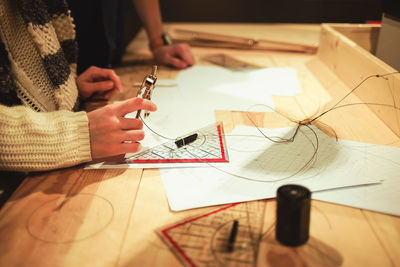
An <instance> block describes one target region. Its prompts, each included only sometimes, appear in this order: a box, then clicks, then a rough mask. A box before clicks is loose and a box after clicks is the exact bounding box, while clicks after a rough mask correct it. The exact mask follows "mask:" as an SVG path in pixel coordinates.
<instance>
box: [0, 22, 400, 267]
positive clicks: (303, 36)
mask: <svg viewBox="0 0 400 267" xmlns="http://www.w3.org/2000/svg"><path fill="white" fill-rule="evenodd" d="M174 28H182V29H190V30H199V31H206V32H210V33H217V34H218V33H221V34H222V33H225V34H226V33H230V34H236V35H238V36H242V37H249V38H260V39H270V40H276V41H291V42H294V43H302V44H307V45H318V42H319V36H320V25H298V24H254V25H252V24H168V25H166V29H167V30H169V31H172V30H173V29H174ZM192 49H193V53H194V55H195V58H196V64H198V65H210V64H213V63H211V62H210V60H209V59H210V57H211V58H212V57H216V58H220V57H221V55H223V56H224V57H225V60H227V61H229V60H231V63H232V64H234V63H235V60H237V61H239V62H242V63H243V62H244V63H247V64H250V65H256V66H259V67H293V68H295V69H296V71H297V76H298V79H299V82H300V85H301V88H302V92H301V93H300V94H298V95H296V96H290V97H289V96H274V97H273V100H274V104H275V106H276V108H277V109H279V110H282V111H285V113H286V114H290V116H291V117H292V118H296V120H298V121H301V120H303V119H306V118H308V117H310V116H312V115H314V114H316V113H318V112H321V111H323V110H324V109H325V108H326V107H328V106H329V104H331V103H335V102H337V101H338V100H339V99H340V98H341V97H342V96H343V95H345V94H346V93H347V92H348V90H349V87H348V86H346V84H345V83H344V82H342V81H341V80H340V79H339V78H338V77H337V76H336V75H335V74H334V73H333V72H332V71H331V70H330V69H329V68H328V67H326V66H325V65H324V64H323V62H321V60H320V59H319V58H318V55H317V54H307V53H298V52H285V51H273V50H245V49H242V50H238V49H223V48H218V49H216V48H215V49H213V48H209V47H193V48H192ZM225 62H226V61H225ZM153 63H154V62H152V58H151V54H150V51H149V50H148V44H147V40H146V36H145V34H144V32H143V31H142V32H140V34H139V35H138V36H137V37H136V38H135V40H133V41H132V43H131V44H130V45H129V47H128V49H127V51H126V53H125V55H124V58H123V65H122V66H120V67H118V68H116V72H117V73H118V74H119V75H120V77H121V80H122V85H123V87H124V92H123V93H120V94H118V95H116V96H114V97H113V99H112V100H111V102H112V101H117V100H122V99H126V98H129V97H133V96H135V94H136V90H137V87H135V86H134V84H135V83H137V82H141V81H142V78H143V77H144V75H146V74H147V73H149V71H150V70H151V66H152V65H153ZM178 73H179V70H176V69H172V68H169V67H164V66H161V67H160V70H159V74H158V77H159V78H160V79H167V78H174V77H176V76H177V74H178ZM354 99H357V97H356V96H354V95H351V96H350V98H349V99H348V101H350V100H354ZM104 104H105V103H104V102H91V103H88V104H87V109H88V110H90V109H93V108H96V107H98V106H101V105H104ZM250 116H251V118H252V119H253V121H255V122H256V123H257V125H259V126H265V127H282V126H286V125H285V124H284V123H282V121H281V120H280V119H279V116H277V115H276V114H274V113H268V115H266V114H265V113H252V114H251V115H250ZM215 118H216V120H218V121H222V122H223V124H224V129H225V131H226V132H230V131H232V130H233V128H234V127H235V126H237V125H249V126H252V125H253V124H252V122H251V121H250V120H249V118H248V117H247V116H246V114H244V113H243V112H237V111H229V110H217V111H215ZM324 124H326V125H329V126H330V127H331V128H333V129H334V130H335V133H336V134H337V136H338V137H339V138H341V139H347V140H356V141H362V142H367V143H376V144H385V145H388V144H390V145H392V146H400V142H399V136H397V135H396V134H395V133H393V131H391V130H390V129H389V128H388V127H387V125H386V124H385V123H383V122H382V120H380V119H379V118H378V117H377V115H376V114H375V113H374V112H373V111H371V110H370V109H369V108H368V107H366V106H357V107H354V108H352V110H351V112H348V110H345V109H343V110H337V111H335V112H334V113H332V114H331V115H327V116H324V117H323V118H321V120H319V125H317V126H321V127H322V125H324ZM322 128H323V127H322ZM366 129H368V130H366ZM327 133H328V134H329V132H327ZM265 202H266V212H265V218H264V227H263V229H264V231H265V234H264V236H263V238H262V239H261V242H260V247H259V251H258V259H257V266H400V218H399V217H396V216H391V215H386V214H382V213H378V212H373V211H367V210H363V209H358V208H351V207H346V206H342V205H337V204H332V203H327V202H322V201H317V200H312V202H311V225H310V239H309V241H308V242H307V243H306V244H305V245H303V246H300V247H294V248H293V247H285V246H282V245H280V244H279V243H278V242H277V241H276V240H275V234H274V231H273V230H271V229H273V228H274V224H275V212H276V201H275V199H269V200H265ZM398 204H399V205H400V203H398ZM220 207H221V206H214V207H207V208H199V209H193V210H187V211H181V212H173V211H171V210H170V209H169V206H168V202H167V198H166V194H165V192H164V188H163V184H162V181H161V179H160V174H159V171H158V169H145V170H143V169H107V170H84V166H76V167H71V168H66V169H61V170H55V171H50V172H41V173H35V174H31V175H30V176H29V177H28V178H27V179H25V180H24V181H23V183H22V184H21V185H20V186H19V188H18V189H17V190H16V191H15V192H14V194H13V195H12V197H11V198H10V199H9V200H8V202H7V203H6V204H5V205H4V206H3V208H2V209H1V211H0V266H49V267H50V266H180V265H181V263H180V261H179V260H178V259H177V258H176V257H175V256H174V254H173V253H172V252H171V251H170V249H169V248H168V247H167V246H166V245H165V244H164V243H163V242H162V240H161V239H160V238H159V236H158V235H157V234H156V232H155V230H156V229H159V228H160V227H162V226H165V225H168V224H171V223H174V222H176V221H178V220H180V219H184V218H188V217H191V216H195V215H199V214H202V213H206V212H209V211H212V210H215V209H217V208H220ZM215 266H218V265H215Z"/></svg>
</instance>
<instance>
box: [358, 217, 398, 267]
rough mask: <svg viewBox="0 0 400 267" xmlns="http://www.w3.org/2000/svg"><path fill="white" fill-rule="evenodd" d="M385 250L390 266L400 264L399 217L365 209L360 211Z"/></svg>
mask: <svg viewBox="0 0 400 267" xmlns="http://www.w3.org/2000/svg"><path fill="white" fill-rule="evenodd" d="M362 212H363V214H364V216H365V217H366V218H367V221H368V223H369V224H370V226H371V228H372V229H373V230H374V233H375V235H376V237H377V238H378V239H379V241H380V244H381V246H382V247H383V248H384V250H385V251H386V254H387V256H388V258H389V259H390V262H391V264H392V266H400V249H399V244H400V220H399V217H396V216H391V215H387V214H381V213H377V212H371V211H367V210H363V211H362Z"/></svg>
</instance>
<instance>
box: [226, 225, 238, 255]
mask: <svg viewBox="0 0 400 267" xmlns="http://www.w3.org/2000/svg"><path fill="white" fill-rule="evenodd" d="M238 226H239V221H238V220H234V221H233V224H232V229H231V234H230V235H229V240H228V246H227V251H228V252H232V251H233V247H234V245H235V239H236V235H237V231H238Z"/></svg>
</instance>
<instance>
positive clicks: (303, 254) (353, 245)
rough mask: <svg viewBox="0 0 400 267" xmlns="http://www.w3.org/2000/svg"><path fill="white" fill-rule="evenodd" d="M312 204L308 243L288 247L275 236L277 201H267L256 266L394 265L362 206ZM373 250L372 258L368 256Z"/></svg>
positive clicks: (317, 202) (316, 202) (314, 202)
mask: <svg viewBox="0 0 400 267" xmlns="http://www.w3.org/2000/svg"><path fill="white" fill-rule="evenodd" d="M311 205H312V206H311V219H310V221H311V224H310V238H309V240H308V242H307V243H306V244H304V245H302V246H299V247H286V246H283V245H281V244H280V243H279V242H278V241H277V240H276V239H275V217H276V216H275V212H276V202H275V200H271V201H269V202H268V205H267V210H266V218H265V227H264V233H265V234H264V237H263V240H262V242H261V244H260V251H259V255H258V264H257V266H390V265H391V261H390V259H389V258H388V257H387V254H386V252H385V251H384V249H383V248H382V246H381V245H380V242H379V240H378V239H377V237H376V235H375V234H374V232H373V231H372V229H371V227H370V225H369V224H368V222H367V221H366V220H365V218H364V216H363V214H362V212H361V211H360V210H359V209H354V208H348V207H342V206H338V205H334V204H329V203H324V202H321V201H314V200H313V201H312V204H311ZM343 233H346V234H343ZM371 252H372V253H373V257H368V256H366V255H369V253H371Z"/></svg>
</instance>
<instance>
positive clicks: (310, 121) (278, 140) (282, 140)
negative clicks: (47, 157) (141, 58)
mask: <svg viewBox="0 0 400 267" xmlns="http://www.w3.org/2000/svg"><path fill="white" fill-rule="evenodd" d="M399 73H400V72H392V73H387V74H382V75H380V74H375V75H370V76H368V77H366V78H365V79H363V80H362V81H361V82H360V83H359V84H357V85H356V86H355V87H354V88H353V89H352V90H351V91H350V92H348V93H347V94H346V95H345V96H343V97H342V98H341V99H340V100H339V101H338V102H336V103H335V104H334V105H333V106H332V107H331V108H329V109H328V110H326V111H323V112H321V113H320V114H319V115H317V116H315V117H314V118H312V117H311V118H307V119H304V120H301V121H298V120H295V119H292V118H290V116H288V115H286V114H284V113H283V112H282V111H279V110H275V111H274V112H275V113H277V114H279V115H281V116H282V117H284V118H286V119H287V120H289V121H290V122H292V123H295V124H296V125H297V126H296V129H295V132H294V133H293V135H292V136H291V137H290V138H282V137H279V136H273V137H270V136H267V135H266V134H265V133H264V132H263V131H262V130H261V128H260V127H258V126H257V123H256V122H255V121H254V120H253V119H252V118H251V116H250V115H249V113H250V111H247V113H246V115H247V117H248V118H249V120H250V122H251V123H252V124H253V126H254V127H255V128H256V129H257V130H258V131H259V132H260V133H261V135H262V136H263V137H264V138H266V139H268V140H269V141H271V142H274V143H291V142H294V140H295V138H296V136H297V135H298V133H299V132H302V131H301V127H307V128H308V129H309V130H310V131H311V132H312V133H313V135H314V137H315V144H314V143H313V141H312V140H310V138H309V137H308V136H307V135H305V137H306V138H307V139H308V140H309V141H310V143H311V144H312V146H313V147H314V153H313V154H312V156H311V157H310V159H309V160H308V161H307V162H306V163H305V164H304V166H303V167H301V168H300V169H299V170H298V171H296V172H295V173H294V174H292V175H289V176H287V177H283V178H280V179H274V180H260V179H255V178H251V177H246V176H242V175H238V174H234V173H230V172H228V171H225V170H223V169H221V168H219V167H217V166H215V165H212V164H210V163H209V162H206V161H204V160H203V159H201V158H200V157H198V156H197V155H195V154H194V153H191V152H190V151H189V150H188V149H187V148H188V147H191V145H190V144H188V145H186V146H184V147H183V149H185V150H186V152H188V153H189V154H190V155H192V156H193V157H195V158H197V159H199V160H200V161H201V162H202V163H205V164H207V165H208V166H210V167H213V168H214V169H217V170H218V171H220V172H223V173H226V174H228V175H231V176H234V177H237V178H240V179H244V180H249V181H254V182H265V183H271V182H279V181H283V180H286V179H289V178H291V177H293V176H295V175H297V174H298V173H300V172H302V171H304V170H305V169H306V168H307V167H309V166H310V165H312V163H313V161H314V159H315V158H316V155H317V152H318V148H319V139H318V135H317V134H316V132H315V131H314V129H312V128H311V127H310V125H312V124H313V122H314V121H316V120H317V119H319V118H321V117H322V116H324V115H326V114H327V113H329V112H331V111H333V110H336V109H338V108H344V107H348V106H354V105H375V106H383V107H390V108H394V109H395V110H400V108H398V107H397V106H395V105H390V104H382V103H363V102H360V103H349V104H343V105H339V104H340V103H341V102H342V101H344V100H345V99H346V98H347V97H349V96H350V95H351V94H352V93H353V92H354V91H355V90H357V89H358V88H359V87H360V86H361V85H362V84H364V83H365V82H366V81H367V80H369V79H371V78H373V77H376V78H384V79H387V78H385V77H386V76H391V75H395V74H399ZM260 105H261V106H264V107H268V108H270V109H271V110H273V109H272V108H271V107H269V106H268V105H262V104H257V105H254V106H260ZM140 119H141V120H142V121H143V124H144V125H145V126H146V127H147V128H148V129H149V130H150V131H151V132H153V133H154V134H156V135H158V136H160V137H162V138H165V139H168V140H176V139H174V138H169V137H166V136H163V135H161V134H159V133H157V132H156V131H154V130H153V129H151V128H150V127H149V125H147V124H146V123H145V122H144V120H143V118H142V117H140ZM320 123H321V122H320ZM322 124H324V125H325V126H327V127H329V128H330V129H331V130H332V132H333V133H334V136H335V138H336V140H338V136H337V135H336V132H335V131H334V129H333V128H332V127H330V126H329V125H327V124H325V123H322ZM225 136H235V135H225ZM238 136H239V135H238ZM254 136H256V135H254Z"/></svg>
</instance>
